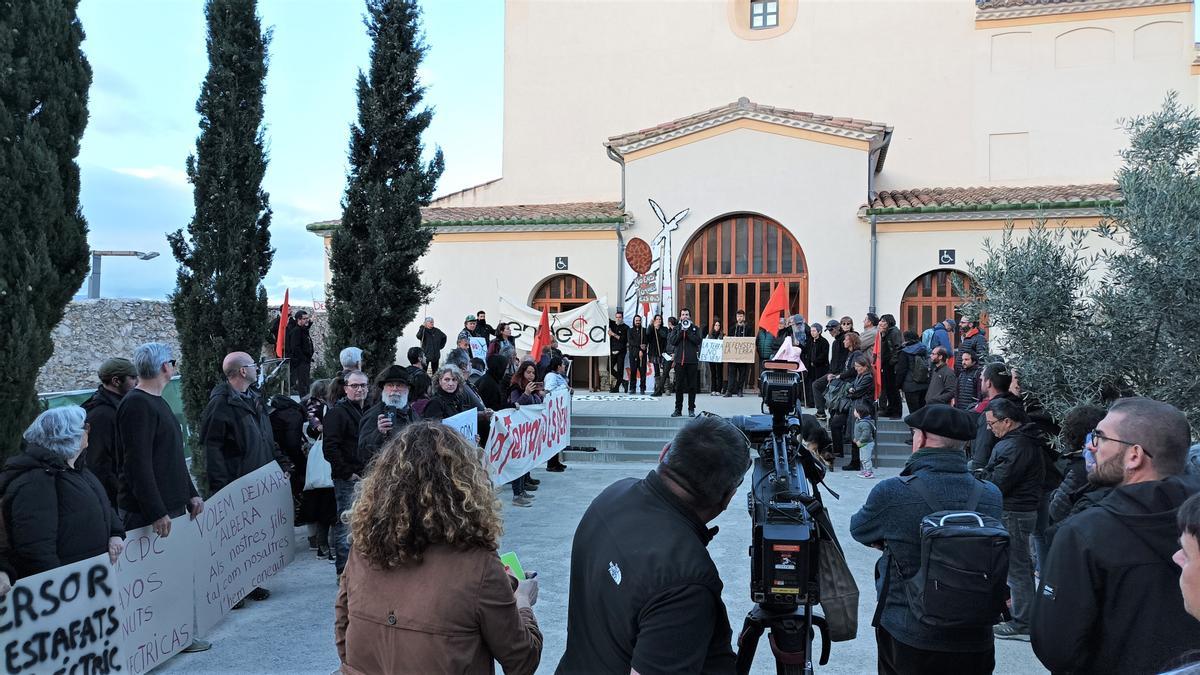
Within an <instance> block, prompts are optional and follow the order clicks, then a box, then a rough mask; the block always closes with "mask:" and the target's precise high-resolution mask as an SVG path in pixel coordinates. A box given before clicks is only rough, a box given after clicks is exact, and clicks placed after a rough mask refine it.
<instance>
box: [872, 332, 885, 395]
mask: <svg viewBox="0 0 1200 675" xmlns="http://www.w3.org/2000/svg"><path fill="white" fill-rule="evenodd" d="M884 339H885V338H884V333H883V332H880V333H879V334H878V335H876V336H875V347H874V349H873V351H872V353H871V374H872V376H873V377H874V379H875V400H876V401H878V400H879V396H880V394H882V393H883V373H882V372H880V370H879V369H880V361H881V359H882V358H883V356H882V355H881V354H880V353H879V350H880V344H881V343H882V342H883V341H884Z"/></svg>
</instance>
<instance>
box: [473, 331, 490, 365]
mask: <svg viewBox="0 0 1200 675" xmlns="http://www.w3.org/2000/svg"><path fill="white" fill-rule="evenodd" d="M471 358H473V359H482V360H484V361H487V338H481V337H473V338H471Z"/></svg>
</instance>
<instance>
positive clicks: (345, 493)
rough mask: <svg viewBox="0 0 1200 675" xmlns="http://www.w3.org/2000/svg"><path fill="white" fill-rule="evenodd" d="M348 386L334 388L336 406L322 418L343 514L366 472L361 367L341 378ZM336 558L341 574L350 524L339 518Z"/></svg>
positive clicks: (365, 384)
mask: <svg viewBox="0 0 1200 675" xmlns="http://www.w3.org/2000/svg"><path fill="white" fill-rule="evenodd" d="M334 382H335V383H340V384H341V385H342V386H343V387H344V391H343V392H342V393H340V394H339V393H337V392H331V397H332V398H333V399H335V400H334V404H333V406H331V407H330V408H329V410H328V411H327V412H326V413H325V419H324V420H322V422H321V441H322V442H321V450H322V453H323V454H324V455H325V460H326V461H328V462H329V467H330V469H331V471H330V473H331V474H332V476H333V498H334V501H335V502H336V507H337V512H338V513H339V514H341V513H345V512H346V511H348V510H350V507H351V506H353V505H354V486H355V485H357V484H358V481H360V480H362V474H364V473H366V462H363V461H362V460H361V459H359V455H358V428H359V426H360V424H361V422H362V419H363V412H364V411H365V410H366V407H367V406H366V401H367V387H368V382H369V380H368V379H367V374H366V373H364V372H362V371H361V370H355V371H351V372H350V373H348V374H346V375H345V379H341V378H339V379H337V380H335V381H334ZM330 534H331V535H332V536H333V562H334V565H335V566H336V567H335V569H336V570H337V573H338V576H341V574H342V570H343V569H344V568H345V567H346V558H347V556H348V555H349V553H350V544H349V543H348V542H347V541H346V525H345V524H344V523H342V519H341V518H338V519H336V520H334V522H333V528H332V531H331V533H330Z"/></svg>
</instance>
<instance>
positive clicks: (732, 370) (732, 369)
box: [725, 323, 754, 395]
mask: <svg viewBox="0 0 1200 675" xmlns="http://www.w3.org/2000/svg"><path fill="white" fill-rule="evenodd" d="M726 337H754V336H753V335H751V334H750V326H748V325H746V324H741V325H738V324H736V323H735V324H733V327H731V328H730V329H729V333H727V334H726ZM750 365H751V364H749V363H731V364H729V372H728V375H729V376H728V379H727V380H726V382H725V393H726V394H727V395H733V394H739V395H740V394H741V393H742V389H743V388H744V387H745V386H746V375H747V373H749V372H750Z"/></svg>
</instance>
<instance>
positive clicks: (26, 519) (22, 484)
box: [0, 406, 125, 578]
mask: <svg viewBox="0 0 1200 675" xmlns="http://www.w3.org/2000/svg"><path fill="white" fill-rule="evenodd" d="M84 419H85V414H84V412H83V408H79V407H76V406H68V407H62V408H51V409H50V410H47V411H46V412H44V413H42V414H41V415H38V417H37V419H35V420H34V421H33V424H30V425H29V428H28V429H26V430H25V434H24V438H25V449H24V452H22V453H21V454H20V455H17V456H15V457H12V458H10V459H9V460H8V462H7V463H5V465H4V470H3V471H0V506H2V507H3V509H2V511H3V513H4V528H5V530H6V531H7V533H8V544H9V550H8V551H5V552H3V555H4V556H5V557H6V558H7V560H8V563H9V564H10V565H11V566H12V568H13V569H14V570H15V572H16V576H17V578H22V577H27V576H32V575H34V574H38V573H40V572H45V571H46V570H51V569H54V568H55V567H60V566H62V565H69V564H71V563H73V562H78V561H80V560H86V559H87V558H91V557H92V556H96V555H99V554H101V553H106V552H107V553H108V555H109V559H110V560H111V561H112V562H114V563H115V562H116V560H117V556H119V555H120V554H121V550H122V548H123V547H124V543H123V542H124V539H125V528H124V527H123V526H122V525H121V520H120V519H119V518H117V513H116V511H114V510H113V507H112V504H111V503H109V501H108V494H107V493H106V492H105V491H104V486H103V485H101V484H100V480H99V479H98V478H96V477H95V476H94V475H92V472H91V471H88V470H87V469H86V468H76V467H75V460H76V459H78V458H79V454H80V453H81V452H83V450H84V449H85V448H87V431H88V430H87V424H86V423H85V422H84Z"/></svg>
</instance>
